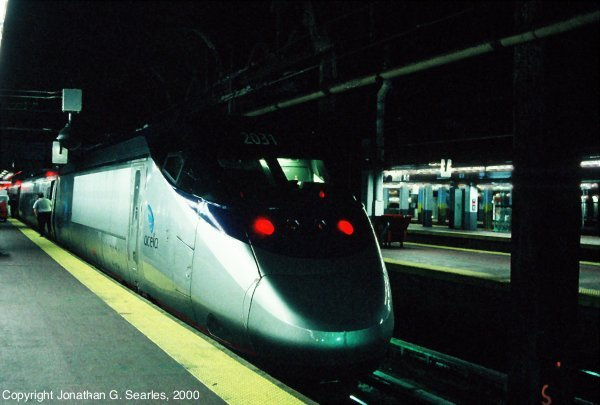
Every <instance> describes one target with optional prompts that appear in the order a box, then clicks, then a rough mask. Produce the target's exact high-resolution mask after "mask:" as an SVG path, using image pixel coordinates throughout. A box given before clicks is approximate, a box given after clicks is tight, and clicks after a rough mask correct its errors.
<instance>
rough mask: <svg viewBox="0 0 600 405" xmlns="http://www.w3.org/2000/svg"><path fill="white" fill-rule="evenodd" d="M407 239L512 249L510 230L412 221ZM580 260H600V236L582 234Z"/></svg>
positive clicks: (448, 244) (501, 250) (466, 246)
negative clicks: (468, 227) (470, 227)
mask: <svg viewBox="0 0 600 405" xmlns="http://www.w3.org/2000/svg"><path fill="white" fill-rule="evenodd" d="M405 240H406V241H408V242H417V243H427V244H432V245H442V246H451V247H463V248H470V249H479V250H490V251H496V252H505V253H509V252H510V251H511V234H510V232H493V231H488V230H483V229H480V228H478V229H477V230H474V231H467V230H461V229H452V228H449V227H448V226H445V225H433V226H431V227H424V226H423V225H421V224H417V223H411V224H410V225H409V226H408V229H407V236H406V239H405ZM580 255H581V256H580V260H584V261H591V262H600V236H591V235H581V239H580Z"/></svg>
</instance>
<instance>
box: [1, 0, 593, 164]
mask: <svg viewBox="0 0 600 405" xmlns="http://www.w3.org/2000/svg"><path fill="white" fill-rule="evenodd" d="M594 11H596V12H597V11H598V3H597V2H556V3H554V2H547V3H546V5H545V6H544V10H543V12H540V13H539V14H538V16H537V20H538V21H537V25H538V26H544V25H547V24H552V23H555V22H558V21H562V20H566V19H569V18H572V17H574V16H577V15H582V14H586V13H588V14H589V13H593V12H594ZM514 14H515V6H514V3H513V2H495V1H491V2H480V1H448V2H440V1H430V2H427V1H423V2H414V1H396V2H364V1H331V2H285V1H284V2H279V1H248V2H229V1H203V2H168V1H160V2H156V1H119V2H116V1H114V2H113V1H109V2H87V1H16V0H9V3H8V10H7V20H6V23H5V28H4V39H3V43H2V48H1V49H0V114H1V116H0V149H1V151H0V170H1V169H4V168H7V167H12V166H13V164H14V165H15V166H16V168H19V167H23V168H25V167H27V168H28V167H30V166H31V167H34V166H36V165H38V166H39V165H47V164H48V163H47V158H48V156H49V151H50V146H49V145H50V142H51V141H52V140H53V139H54V138H55V137H56V135H57V132H58V130H60V129H61V128H62V127H63V126H64V125H65V123H66V121H67V116H66V114H65V113H63V112H62V111H61V106H60V99H59V98H56V97H54V96H53V95H54V94H55V93H54V92H57V91H60V90H61V89H63V88H80V89H82V90H83V110H82V112H81V113H80V114H78V115H77V116H75V117H74V118H73V120H74V123H75V124H77V125H78V126H79V128H80V133H81V134H82V136H83V138H84V144H86V143H87V144H90V145H91V144H96V143H98V142H103V141H104V140H105V139H106V133H117V132H122V131H126V130H130V129H133V128H136V127H139V126H141V125H143V124H144V123H146V122H148V121H151V120H153V119H156V118H157V117H160V116H161V115H162V114H167V113H168V112H169V111H173V110H176V109H180V108H182V107H185V108H187V109H191V110H198V111H202V110H206V109H215V108H216V109H218V110H221V111H224V112H227V111H229V112H234V113H247V112H249V111H255V110H257V109H261V108H263V107H266V106H270V105H274V104H276V103H280V102H282V101H285V100H290V99H294V98H298V97H301V96H303V95H306V94H311V93H314V92H315V91H319V90H320V89H328V88H330V87H331V85H335V84H336V83H344V82H348V81H352V80H354V79H359V78H361V77H364V76H366V75H372V74H376V73H378V72H382V71H384V70H385V69H389V68H393V67H395V66H404V65H407V64H411V63H414V62H417V61H421V60H425V59H427V58H432V57H435V56H438V55H444V54H448V53H451V52H454V51H456V50H460V49H464V48H467V47H470V46H473V45H477V44H481V43H484V42H490V41H491V42H492V43H493V42H494V41H497V40H499V39H500V38H504V37H507V36H509V35H513V34H515V28H514V18H515V17H514ZM598 38H599V36H598V23H597V22H596V23H594V24H590V25H588V26H586V27H583V28H580V29H577V30H574V31H573V32H571V33H566V34H561V35H559V36H557V38H554V39H549V40H547V42H548V44H549V45H548V49H549V50H550V51H549V52H548V55H549V58H550V59H552V65H551V66H552V67H551V69H552V72H550V74H549V77H551V80H557V78H558V79H559V80H564V81H565V82H567V85H565V86H564V90H563V91H564V92H565V93H568V94H565V96H568V97H575V98H577V103H576V104H577V105H578V106H580V105H582V104H584V105H586V107H585V108H589V111H590V112H589V117H590V123H589V128H590V130H589V132H590V133H591V132H593V131H594V129H596V130H597V128H598V115H597V110H598V100H597V98H598V97H597V95H598V74H597V71H598V70H599V69H598V56H597V49H598ZM512 57H513V55H512V50H511V49H510V48H502V47H498V49H497V50H495V51H494V52H492V53H490V54H486V55H482V56H477V57H474V58H469V59H465V60H463V61H459V62H454V63H450V64H445V65H443V66H439V67H436V68H432V69H427V70H423V71H419V72H416V73H414V74H410V75H405V76H402V77H399V78H397V79H394V80H392V82H391V85H392V87H391V90H390V91H389V93H388V95H387V97H386V113H385V134H386V135H385V136H386V153H387V157H388V160H389V161H390V162H392V163H396V164H407V163H413V162H425V161H427V160H438V159H439V158H440V157H442V158H443V157H446V158H449V157H452V158H454V160H455V161H457V158H458V159H461V158H462V159H468V158H471V160H473V158H480V159H482V160H486V161H496V162H498V161H503V160H510V156H511V151H510V148H511V142H512V138H511V131H512V104H513V103H512V77H513V69H512ZM571 83H572V84H571ZM380 84H381V83H380V82H377V83H374V84H372V85H368V86H364V87H361V88H357V89H356V90H352V91H347V92H344V93H343V94H336V95H331V94H330V95H328V96H327V97H324V98H321V99H319V100H314V101H310V102H306V103H301V104H298V105H295V106H293V107H289V108H281V109H279V110H277V111H274V112H271V113H270V116H271V117H272V118H273V120H275V121H277V122H280V123H281V124H282V125H289V126H296V127H302V126H303V125H307V123H312V122H315V121H326V122H327V123H328V127H327V128H329V132H327V135H326V136H331V137H333V138H335V141H336V142H340V143H342V142H343V143H348V144H350V145H351V149H352V148H355V149H356V150H357V152H356V153H357V155H360V154H361V153H362V149H361V145H363V144H364V143H365V140H367V139H372V138H373V137H374V133H375V120H376V102H377V91H378V88H379V85H380ZM569 89H572V90H569ZM15 91H16V93H15ZM23 91H25V93H23ZM29 91H36V92H40V93H27V92H29ZM575 92H576V93H577V94H573V93H575ZM16 94H18V95H21V96H23V95H28V94H29V95H32V94H33V95H37V96H40V97H15V95H16ZM581 100H589V103H583V102H582V101H581ZM116 136H118V135H116ZM573 139H574V138H571V141H573ZM595 139H596V136H595V135H590V134H587V133H586V134H584V135H581V136H579V137H577V138H576V139H574V140H575V142H576V143H577V144H580V145H583V146H582V150H585V151H587V152H590V153H594V152H600V148H599V147H598V141H597V140H595ZM481 163H486V162H481Z"/></svg>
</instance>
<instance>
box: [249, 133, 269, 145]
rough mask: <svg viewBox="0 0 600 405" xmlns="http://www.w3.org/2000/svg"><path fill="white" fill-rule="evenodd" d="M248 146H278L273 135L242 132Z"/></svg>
mask: <svg viewBox="0 0 600 405" xmlns="http://www.w3.org/2000/svg"><path fill="white" fill-rule="evenodd" d="M242 135H243V136H244V143H245V144H246V145H277V141H276V140H275V137H274V136H273V135H271V134H263V133H260V132H259V133H255V132H242Z"/></svg>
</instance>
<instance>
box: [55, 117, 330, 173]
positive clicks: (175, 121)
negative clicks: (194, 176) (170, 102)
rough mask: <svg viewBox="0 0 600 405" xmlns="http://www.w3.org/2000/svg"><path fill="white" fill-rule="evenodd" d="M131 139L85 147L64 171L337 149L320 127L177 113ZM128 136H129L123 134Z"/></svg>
mask: <svg viewBox="0 0 600 405" xmlns="http://www.w3.org/2000/svg"><path fill="white" fill-rule="evenodd" d="M126 136H127V137H129V139H126V140H121V141H118V142H114V143H112V144H109V145H101V146H99V147H96V148H94V149H92V150H88V151H81V152H79V153H78V154H77V155H75V156H73V159H72V161H71V162H70V163H69V164H68V165H66V166H65V167H64V168H63V169H62V170H61V172H63V173H68V172H72V171H76V170H85V169H87V168H93V167H99V166H104V165H108V164H115V163H118V162H121V161H128V160H133V159H136V158H144V157H148V156H151V157H152V158H153V159H154V160H155V161H156V162H158V163H159V164H160V163H162V162H163V161H164V159H165V157H166V156H167V155H168V154H169V153H173V152H184V153H185V154H188V155H198V156H216V155H221V156H223V155H231V156H232V157H233V156H240V157H241V156H254V155H256V156H269V155H272V156H281V157H297V158H300V157H307V158H309V157H310V158H321V159H325V158H326V157H327V155H328V154H330V153H335V149H334V148H332V147H331V145H327V144H326V142H327V140H328V139H329V137H327V136H325V135H324V134H322V133H321V132H320V131H318V130H317V129H309V128H308V127H306V128H297V127H296V128H292V127H288V126H285V125H281V124H279V125H277V124H275V123H274V122H272V121H271V120H268V119H264V118H260V117H240V116H212V115H211V116H208V115H200V114H194V115H188V116H184V117H182V116H177V117H173V118H171V119H168V120H164V121H161V122H158V123H155V124H152V125H145V126H144V127H142V128H140V129H138V130H136V131H134V132H132V133H130V134H127V135H126ZM122 139H123V138H122Z"/></svg>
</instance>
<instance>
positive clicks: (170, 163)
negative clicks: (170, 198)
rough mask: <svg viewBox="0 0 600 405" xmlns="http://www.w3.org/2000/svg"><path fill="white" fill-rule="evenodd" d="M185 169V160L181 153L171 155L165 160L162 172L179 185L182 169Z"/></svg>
mask: <svg viewBox="0 0 600 405" xmlns="http://www.w3.org/2000/svg"><path fill="white" fill-rule="evenodd" d="M182 168H183V158H182V157H181V155H180V154H179V153H176V154H169V155H168V156H167V158H166V159H165V164H164V165H163V169H162V172H163V174H164V175H165V176H167V178H168V179H169V180H171V181H172V182H173V183H175V184H176V183H177V180H179V175H180V174H181V169H182Z"/></svg>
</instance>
